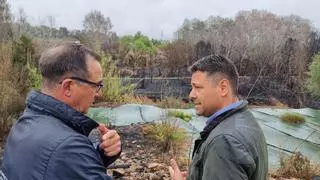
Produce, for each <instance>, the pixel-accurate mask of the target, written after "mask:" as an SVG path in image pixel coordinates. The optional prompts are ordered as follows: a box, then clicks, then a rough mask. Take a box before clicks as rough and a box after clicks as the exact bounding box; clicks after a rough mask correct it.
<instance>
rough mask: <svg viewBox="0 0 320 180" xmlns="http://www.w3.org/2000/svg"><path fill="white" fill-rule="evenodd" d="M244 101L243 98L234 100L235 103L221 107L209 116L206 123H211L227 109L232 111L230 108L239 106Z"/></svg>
mask: <svg viewBox="0 0 320 180" xmlns="http://www.w3.org/2000/svg"><path fill="white" fill-rule="evenodd" d="M242 102H243V100H241V101H237V102H234V103H232V104H229V105H228V106H226V107H224V108H222V109H220V110H219V111H217V112H215V113H214V114H213V115H211V116H210V117H209V118H208V120H207V122H206V124H210V123H211V122H213V121H214V120H215V119H216V118H217V117H218V116H220V115H221V114H223V113H224V112H227V111H230V110H232V109H235V108H237V107H238V106H240V105H241V103H242Z"/></svg>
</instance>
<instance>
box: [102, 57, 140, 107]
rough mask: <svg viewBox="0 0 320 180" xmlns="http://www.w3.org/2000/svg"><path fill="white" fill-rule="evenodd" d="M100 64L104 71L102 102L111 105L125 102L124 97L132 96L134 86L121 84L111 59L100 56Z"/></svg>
mask: <svg viewBox="0 0 320 180" xmlns="http://www.w3.org/2000/svg"><path fill="white" fill-rule="evenodd" d="M101 64H102V68H103V71H104V73H103V74H104V80H103V84H104V88H103V90H102V91H103V101H107V102H112V103H122V102H125V99H126V97H128V96H131V95H133V93H134V89H135V84H129V83H127V84H123V83H122V80H121V78H120V74H119V71H118V69H117V67H116V66H115V64H114V62H113V61H112V59H111V57H109V56H107V55H102V62H101ZM124 81H125V79H124Z"/></svg>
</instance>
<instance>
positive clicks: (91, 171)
mask: <svg viewBox="0 0 320 180" xmlns="http://www.w3.org/2000/svg"><path fill="white" fill-rule="evenodd" d="M99 61H100V57H99V56H98V55H97V54H96V53H94V52H93V51H91V50H89V49H87V48H86V47H84V46H83V45H80V44H76V43H74V44H66V45H60V46H57V47H55V48H52V49H49V50H48V51H46V52H44V53H43V54H42V55H41V58H40V60H39V67H40V72H41V75H42V77H43V81H42V87H41V91H33V92H31V93H30V94H29V95H28V97H27V100H26V109H25V111H24V113H23V115H22V116H21V117H20V118H19V119H18V121H17V123H16V124H15V125H14V126H13V127H12V129H11V131H10V133H9V136H8V138H7V143H6V146H5V152H4V159H3V172H4V174H5V175H6V176H7V178H8V179H10V180H20V179H34V180H37V179H41V180H42V179H46V180H55V179H77V180H79V179H111V177H110V176H108V175H107V174H106V167H107V166H108V165H109V164H111V163H112V162H113V161H115V160H116V159H117V158H118V157H119V155H120V151H121V142H120V137H119V135H118V133H117V132H116V131H115V130H109V129H107V128H106V127H105V126H104V125H102V124H100V125H99V124H98V123H96V122H95V121H93V120H92V119H90V118H89V117H87V116H85V115H84V114H85V113H87V112H88V109H89V107H90V105H91V104H92V103H93V101H94V98H95V97H96V96H99V95H101V88H102V87H103V84H102V78H103V77H102V68H101V65H100V63H99ZM95 128H98V130H99V132H100V134H101V142H98V143H97V144H95V143H93V142H91V141H90V140H89V138H88V135H89V133H90V132H91V131H92V130H93V129H95Z"/></svg>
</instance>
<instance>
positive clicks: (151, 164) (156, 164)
mask: <svg viewBox="0 0 320 180" xmlns="http://www.w3.org/2000/svg"><path fill="white" fill-rule="evenodd" d="M159 166H162V165H161V164H159V163H150V164H148V168H149V169H154V168H156V167H159Z"/></svg>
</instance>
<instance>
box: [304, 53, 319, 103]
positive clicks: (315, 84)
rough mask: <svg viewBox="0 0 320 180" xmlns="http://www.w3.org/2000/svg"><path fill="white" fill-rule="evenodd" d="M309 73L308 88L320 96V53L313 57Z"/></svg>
mask: <svg viewBox="0 0 320 180" xmlns="http://www.w3.org/2000/svg"><path fill="white" fill-rule="evenodd" d="M308 74H309V78H308V79H307V88H308V89H309V91H310V92H311V93H312V94H313V95H314V96H319V97H320V53H318V54H316V55H315V56H314V57H313V61H312V63H311V64H310V66H309V73H308Z"/></svg>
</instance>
